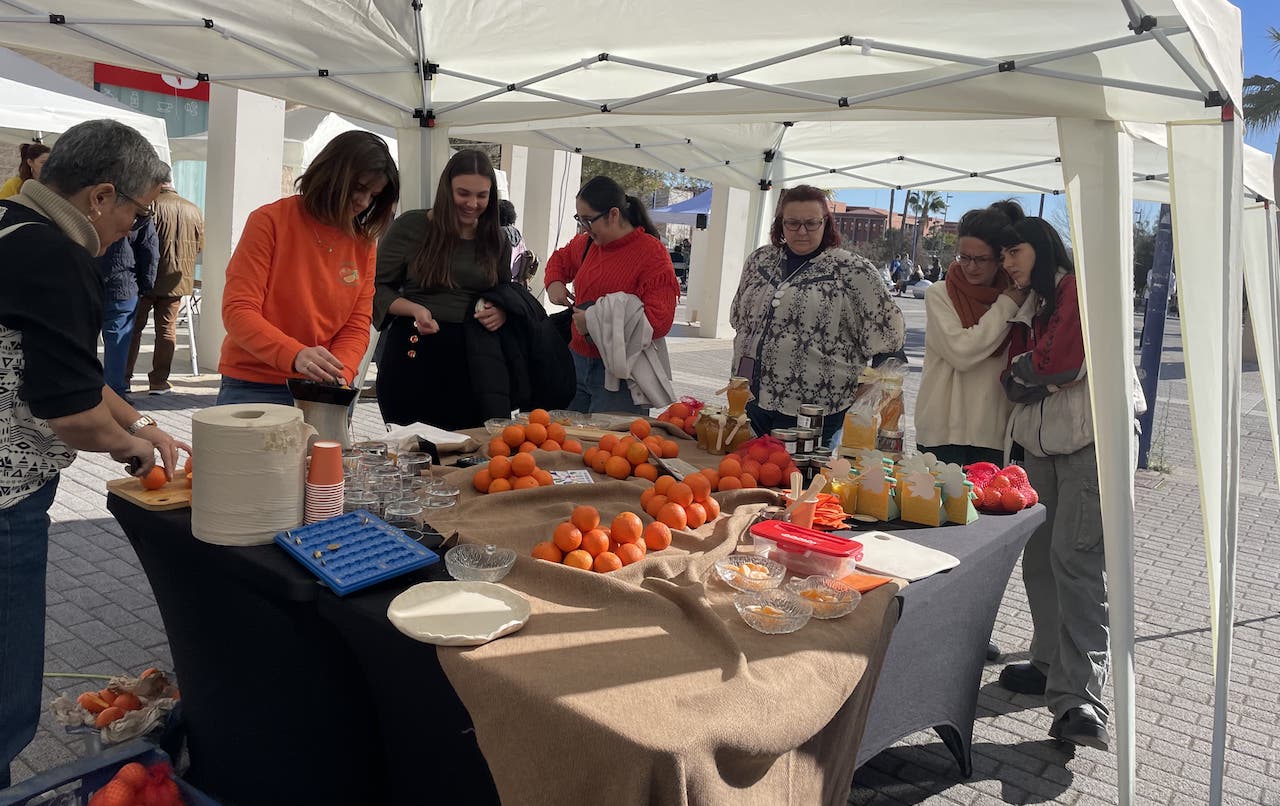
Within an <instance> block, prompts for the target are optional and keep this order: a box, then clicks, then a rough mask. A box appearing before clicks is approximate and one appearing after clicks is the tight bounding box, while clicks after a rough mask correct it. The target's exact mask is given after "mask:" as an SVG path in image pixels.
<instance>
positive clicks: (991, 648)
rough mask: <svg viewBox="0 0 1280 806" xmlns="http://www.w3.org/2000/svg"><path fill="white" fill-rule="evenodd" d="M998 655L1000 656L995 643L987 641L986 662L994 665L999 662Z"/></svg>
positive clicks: (998, 648)
mask: <svg viewBox="0 0 1280 806" xmlns="http://www.w3.org/2000/svg"><path fill="white" fill-rule="evenodd" d="M1000 654H1001V653H1000V647H999V646H997V645H996V642H995V641H988V642H987V662H988V663H995V662H996V661H998V660H1000Z"/></svg>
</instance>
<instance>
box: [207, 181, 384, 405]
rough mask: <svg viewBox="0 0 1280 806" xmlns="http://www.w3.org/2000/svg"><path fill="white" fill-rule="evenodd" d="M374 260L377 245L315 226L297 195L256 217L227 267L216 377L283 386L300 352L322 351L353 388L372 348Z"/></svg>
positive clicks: (293, 375) (247, 224)
mask: <svg viewBox="0 0 1280 806" xmlns="http://www.w3.org/2000/svg"><path fill="white" fill-rule="evenodd" d="M375 258H376V245H375V244H373V243H366V242H365V241H363V240H361V239H359V238H354V237H352V236H350V235H346V234H344V233H343V232H342V231H341V230H338V229H335V228H333V227H329V226H326V225H324V224H321V223H320V222H318V221H316V220H315V219H313V218H312V217H311V216H310V215H309V214H308V213H307V212H306V210H305V209H304V208H303V206H302V197H301V196H290V197H288V198H284V199H281V200H280V201H278V202H273V203H272V204H268V205H266V206H264V207H259V208H258V209H257V210H254V211H253V212H252V213H250V214H249V220H248V221H247V222H245V226H244V233H243V234H242V235H241V236H240V243H238V244H237V245H236V251H235V254H233V255H232V256H231V262H230V263H228V264H227V285H226V290H225V291H224V292H223V296H222V323H223V325H224V326H225V327H226V328H227V337H226V339H225V340H224V341H223V342H222V360H221V361H219V362H218V371H219V372H221V373H222V374H223V375H228V376H230V377H232V378H237V379H239V380H242V381H254V382H257V383H281V384H282V383H284V382H285V381H286V380H287V379H288V378H296V377H301V376H300V375H299V373H297V372H295V371H294V369H293V361H294V358H295V357H297V355H298V353H299V352H300V351H301V350H302V349H303V348H305V347H314V346H316V345H319V346H321V347H324V348H325V349H327V350H328V351H329V352H331V353H333V354H334V356H335V357H337V359H338V360H339V361H341V362H342V365H343V366H344V367H345V368H346V380H347V383H351V382H352V381H353V380H354V379H355V372H356V369H357V368H358V367H359V366H360V361H361V360H362V359H363V358H364V353H365V349H366V348H368V346H369V323H370V320H371V319H372V316H373V275H374V261H375Z"/></svg>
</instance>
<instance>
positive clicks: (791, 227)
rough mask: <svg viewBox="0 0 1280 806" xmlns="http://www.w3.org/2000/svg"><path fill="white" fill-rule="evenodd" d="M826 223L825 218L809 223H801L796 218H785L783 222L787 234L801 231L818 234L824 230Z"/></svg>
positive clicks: (811, 220)
mask: <svg viewBox="0 0 1280 806" xmlns="http://www.w3.org/2000/svg"><path fill="white" fill-rule="evenodd" d="M825 223H827V220H826V219H825V218H816V219H810V220H808V221H801V220H799V219H795V218H784V219H783V220H782V228H783V229H785V230H786V231H787V232H799V231H800V230H804V231H805V232H816V231H817V230H820V229H822V225H823V224H825Z"/></svg>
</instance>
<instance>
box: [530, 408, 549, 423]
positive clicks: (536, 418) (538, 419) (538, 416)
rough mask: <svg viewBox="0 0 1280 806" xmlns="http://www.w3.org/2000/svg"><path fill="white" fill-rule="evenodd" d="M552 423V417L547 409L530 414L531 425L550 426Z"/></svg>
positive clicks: (536, 410)
mask: <svg viewBox="0 0 1280 806" xmlns="http://www.w3.org/2000/svg"><path fill="white" fill-rule="evenodd" d="M550 422H551V415H550V413H548V412H547V410H546V409H534V410H533V411H531V412H529V424H530V425H548V424H550Z"/></svg>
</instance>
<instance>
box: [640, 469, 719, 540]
mask: <svg viewBox="0 0 1280 806" xmlns="http://www.w3.org/2000/svg"><path fill="white" fill-rule="evenodd" d="M711 472H712V471H702V472H700V473H691V474H689V475H688V476H685V477H684V481H676V479H675V477H674V476H662V477H660V478H658V479H657V480H656V481H654V483H653V486H652V487H649V488H648V489H646V490H645V491H644V492H643V493H641V494H640V506H641V507H642V508H643V509H644V511H645V512H647V513H649V516H650V517H651V518H653V519H655V520H657V521H658V522H659V523H662V524H665V525H666V526H668V527H669V528H671V529H697V528H698V527H699V526H701V525H702V524H704V523H709V522H710V521H713V520H715V519H716V518H718V517H720V503H719V502H718V501H716V499H714V498H712V497H711V491H712V489H713V484H712V480H711V475H710V473H711Z"/></svg>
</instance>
